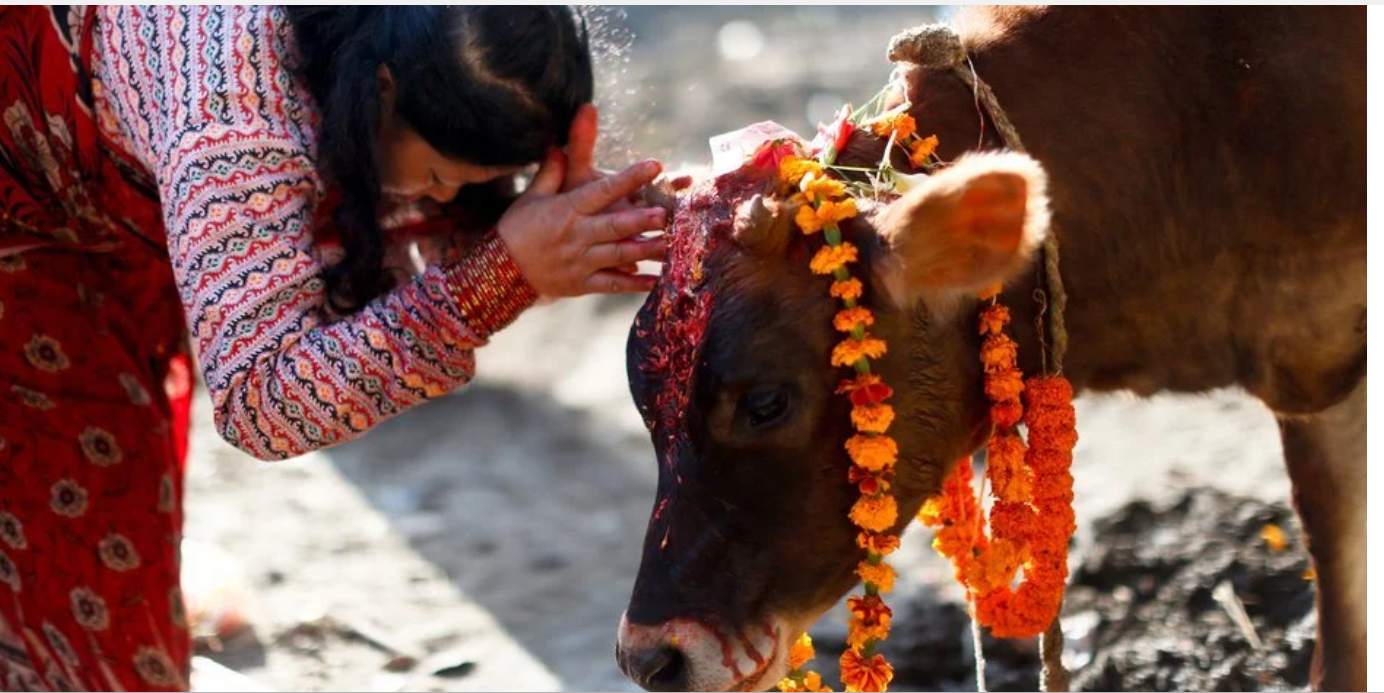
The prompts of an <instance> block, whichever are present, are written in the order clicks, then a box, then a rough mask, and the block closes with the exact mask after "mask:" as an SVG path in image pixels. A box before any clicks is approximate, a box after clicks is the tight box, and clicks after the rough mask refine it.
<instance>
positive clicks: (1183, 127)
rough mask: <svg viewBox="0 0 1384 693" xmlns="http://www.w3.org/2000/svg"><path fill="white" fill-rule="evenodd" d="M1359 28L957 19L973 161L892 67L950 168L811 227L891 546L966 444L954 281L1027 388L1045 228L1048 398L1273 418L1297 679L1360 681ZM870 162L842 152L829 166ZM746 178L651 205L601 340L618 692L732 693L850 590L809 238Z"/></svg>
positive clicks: (829, 373) (748, 174) (838, 403)
mask: <svg viewBox="0 0 1384 693" xmlns="http://www.w3.org/2000/svg"><path fill="white" fill-rule="evenodd" d="M1365 24H1366V22H1365V14H1364V10H1362V9H1327V8H1315V7H1312V8H1308V7H1274V8H1238V7H1237V8H1229V7H1218V8H1175V7H1159V8H1055V7H1053V8H1043V7H1024V8H986V9H981V8H974V9H970V10H967V11H966V12H965V13H964V14H962V15H961V17H960V18H959V20H958V22H957V25H958V33H959V34H960V36H961V37H962V40H963V43H964V45H965V47H966V50H967V52H968V56H969V59H970V61H971V64H972V65H973V67H974V70H975V74H977V75H979V76H980V77H981V78H982V79H983V80H984V81H985V82H987V83H988V84H989V86H990V87H991V88H992V89H993V91H994V93H995V94H996V95H997V97H998V100H999V102H1000V103H1001V104H1003V107H1004V109H1005V111H1006V112H1007V115H1008V118H1009V120H1010V121H1012V123H1013V124H1014V126H1015V127H1016V128H1017V130H1018V132H1020V133H1022V138H1023V142H1024V144H1025V145H1026V148H1027V151H1028V154H1020V153H1015V152H1006V151H1003V150H1004V149H1005V147H1004V144H1003V142H1002V141H1001V138H1000V137H999V135H998V134H997V133H996V130H995V127H994V123H993V122H992V118H991V117H990V116H988V115H986V114H985V113H983V112H978V109H977V105H976V96H975V94H974V93H973V92H972V90H971V89H970V88H969V87H968V86H967V85H966V84H964V83H963V82H962V80H961V79H959V78H958V76H957V75H956V74H955V73H953V72H951V71H948V70H942V69H933V68H928V67H923V66H920V65H918V64H910V63H909V62H907V61H905V62H902V63H901V64H900V70H901V80H902V83H903V85H904V91H906V94H905V96H906V98H907V100H908V102H910V103H911V104H912V105H911V113H912V115H913V116H914V117H915V119H916V120H917V122H918V124H919V130H920V134H928V133H936V134H937V135H938V136H939V138H940V141H941V149H940V150H939V152H940V155H941V157H942V158H943V159H945V160H948V161H951V162H952V164H951V165H950V166H948V167H946V168H945V169H943V170H941V171H940V172H937V173H935V174H933V175H931V176H929V177H928V178H927V179H926V180H925V181H923V182H922V183H921V184H919V185H917V186H915V187H914V188H913V189H911V190H909V191H908V192H907V193H905V194H904V195H903V196H902V197H901V198H899V199H897V200H895V201H893V202H892V203H889V204H877V205H863V206H862V208H861V213H860V216H859V217H858V218H856V219H853V220H851V221H849V222H847V223H846V224H844V227H843V232H844V234H845V235H846V237H847V238H848V239H850V240H852V242H854V243H855V244H856V245H858V246H859V247H860V248H861V260H860V264H859V265H857V267H858V268H860V269H858V270H857V272H856V274H857V276H861V275H863V276H864V279H865V283H866V287H867V288H866V298H865V301H866V304H867V305H868V306H869V307H870V308H872V309H873V310H874V311H875V313H876V315H877V323H876V325H875V327H874V328H873V329H874V330H875V332H876V333H877V334H878V335H879V336H881V337H883V338H885V339H886V340H887V341H888V343H889V345H890V351H889V353H888V354H887V355H886V356H885V357H884V358H883V359H882V360H880V361H878V362H877V364H876V366H877V368H876V372H879V373H881V374H882V375H883V376H884V379H885V382H888V383H892V384H894V386H895V389H896V390H897V394H896V397H895V408H896V409H897V410H898V419H897V420H896V422H895V424H894V426H893V428H891V435H894V437H895V438H896V439H897V440H898V443H899V447H900V450H901V453H900V460H899V465H898V469H897V479H896V484H895V493H896V496H897V498H898V501H899V521H898V524H897V526H896V527H894V529H893V531H895V532H901V531H902V530H903V529H904V527H905V526H906V525H907V524H908V522H909V520H911V519H912V518H913V516H914V514H915V513H916V512H917V510H918V509H919V507H920V506H921V505H922V504H923V502H924V501H925V500H926V499H928V498H929V497H932V496H933V495H935V494H936V493H938V491H939V486H940V482H941V480H942V479H943V478H944V476H945V475H946V474H947V473H948V472H949V470H950V468H951V466H952V465H953V464H955V462H956V460H958V459H962V458H965V457H966V456H967V455H968V454H969V453H971V452H972V451H974V450H977V449H978V448H979V447H981V446H982V445H983V444H984V442H985V441H986V440H987V437H988V436H989V433H990V430H989V421H988V418H987V403H986V400H985V398H984V394H983V391H982V390H983V388H982V373H981V370H980V364H979V361H978V359H977V349H978V341H979V337H978V335H977V329H976V307H977V302H976V299H975V298H974V297H975V295H976V292H977V291H978V290H980V289H982V288H984V287H987V286H990V285H993V284H995V283H997V282H1002V283H1003V286H1004V290H1003V294H1002V301H1003V302H1004V303H1005V304H1006V305H1008V306H1009V307H1010V309H1011V310H1012V311H1013V313H1014V319H1013V321H1012V323H1011V331H1012V336H1013V337H1014V338H1015V339H1016V340H1017V341H1018V343H1019V348H1020V355H1021V357H1020V360H1021V363H1020V365H1021V367H1022V368H1023V369H1024V372H1025V373H1028V374H1032V373H1035V372H1038V371H1040V370H1041V364H1040V362H1039V359H1040V358H1041V356H1042V353H1043V350H1042V348H1041V345H1040V340H1039V339H1038V334H1037V331H1036V328H1035V326H1034V318H1035V313H1036V311H1037V310H1039V308H1038V305H1037V304H1036V302H1035V300H1034V290H1035V288H1037V286H1038V284H1037V282H1039V281H1040V279H1039V272H1038V267H1037V266H1036V265H1035V255H1036V254H1037V252H1038V251H1037V250H1036V249H1038V248H1039V247H1040V241H1041V240H1042V239H1043V238H1044V237H1045V234H1049V233H1051V234H1056V236H1057V238H1058V241H1059V247H1060V248H1061V264H1060V272H1061V277H1062V280H1063V282H1064V283H1065V287H1066V293H1067V296H1068V303H1067V306H1066V329H1067V332H1068V336H1069V347H1068V351H1067V354H1066V360H1065V375H1066V376H1067V377H1068V378H1069V379H1070V380H1071V382H1072V383H1073V385H1074V387H1075V388H1077V390H1078V391H1079V392H1100V391H1113V390H1124V391H1131V392H1134V393H1136V394H1139V395H1152V394H1154V393H1159V392H1183V393H1197V392H1205V391H1207V390H1210V389H1213V388H1224V387H1239V388H1243V389H1244V390H1245V391H1247V392H1248V393H1250V394H1252V395H1253V396H1255V397H1257V398H1259V399H1260V400H1261V401H1263V402H1264V404H1266V405H1267V406H1268V407H1269V409H1270V410H1272V412H1273V413H1274V415H1275V416H1276V417H1277V420H1278V426H1279V429H1280V432H1281V438H1282V445H1283V451H1284V456H1285V458H1286V461H1287V471H1288V474H1289V477H1290V478H1291V481H1292V486H1293V499H1294V503H1295V507H1296V509H1297V512H1298V514H1299V517H1300V519H1301V521H1302V526H1303V528H1304V532H1305V536H1306V538H1307V544H1308V548H1309V552H1310V554H1311V558H1312V561H1313V563H1314V566H1315V569H1316V572H1317V576H1318V577H1317V582H1316V586H1317V610H1318V618H1319V620H1318V631H1319V632H1318V641H1317V651H1316V654H1315V657H1314V664H1313V684H1314V685H1315V686H1317V687H1321V688H1325V689H1328V690H1363V689H1364V686H1365V660H1366V652H1365V641H1366V621H1365V592H1366V583H1365V570H1366V567H1365V553H1366V545H1365V505H1366V491H1365V418H1364V417H1365V346H1366V344H1365V335H1366V331H1365V302H1366V298H1365V295H1366V279H1365V274H1366V240H1365V236H1366V218H1365V217H1366V213H1365V199H1366V198H1365V182H1366V178H1365V176H1366V163H1365V162H1366V158H1365V157H1366V154H1365V131H1366V130H1365V123H1366V120H1365V118H1366V106H1365V103H1366V101H1365V95H1366V80H1365V46H1366V31H1365ZM824 50H829V48H824ZM905 57H906V56H905ZM915 62H917V61H915ZM884 150H885V142H884V141H882V140H881V139H880V138H879V137H876V136H874V135H872V134H871V133H870V132H868V131H858V132H857V133H856V134H855V135H853V136H852V137H851V138H850V140H849V143H848V145H847V146H846V147H845V148H844V149H843V150H842V151H841V152H840V157H839V160H838V161H839V162H840V163H841V164H843V165H854V166H873V165H875V162H877V161H879V160H880V157H881V156H882V155H883V153H884ZM894 165H895V167H896V168H898V169H899V170H901V171H910V170H911V169H910V168H909V164H908V162H907V161H906V158H904V157H896V158H895V160H894ZM775 184H776V183H775V181H773V180H772V176H771V177H770V178H769V179H766V178H765V177H764V176H762V175H756V174H754V172H753V171H751V170H749V169H746V170H742V171H738V172H735V173H729V174H726V175H722V176H719V177H717V178H714V179H706V178H703V179H701V180H698V181H696V182H694V183H693V184H692V185H691V186H690V187H689V188H687V189H685V190H683V191H681V192H679V193H678V195H677V201H676V206H675V210H676V213H675V216H674V223H673V229H672V231H671V234H672V248H671V250H670V251H669V252H670V255H669V258H668V261H667V265H666V267H665V274H664V276H663V278H662V280H661V284H660V287H659V288H658V289H656V290H655V291H654V293H652V294H651V295H650V297H649V299H648V301H647V302H646V303H645V305H644V307H643V309H642V310H641V311H640V312H639V314H638V316H637V317H636V320H635V322H634V325H633V326H632V328H631V332H630V338H629V343H628V347H627V362H628V375H629V380H630V388H631V393H632V395H633V398H634V400H635V403H636V404H637V406H638V407H639V409H640V411H641V412H642V413H643V415H644V416H645V420H646V423H648V425H649V428H650V431H651V436H652V439H653V443H654V447H655V449H656V452H657V456H658V460H659V483H658V487H657V497H656V499H655V502H654V511H653V513H652V517H651V519H650V522H649V526H648V529H647V533H646V538H645V541H644V546H643V554H642V562H641V565H640V568H639V572H638V575H637V577H636V579H635V583H634V588H633V594H632V596H631V598H630V602H629V605H628V609H627V611H626V613H625V615H624V617H623V618H622V621H621V624H620V628H619V634H618V644H617V648H616V656H617V660H618V662H619V664H620V666H621V668H622V670H623V671H624V672H625V673H626V674H627V675H628V676H629V677H630V678H631V679H633V680H634V681H635V682H637V683H638V684H640V685H641V686H643V687H645V688H647V689H649V690H764V689H765V688H766V687H768V686H771V685H773V683H774V682H775V681H777V680H778V678H779V677H781V676H782V675H783V674H784V673H785V671H786V669H787V663H786V660H787V650H788V644H789V643H790V642H791V641H792V639H793V638H794V637H796V635H797V634H798V633H801V632H804V631H805V630H806V629H807V628H808V626H810V625H811V624H812V623H813V622H814V621H815V620H816V619H817V618H818V617H819V616H820V615H821V614H822V613H823V612H824V611H825V610H826V609H828V608H829V607H831V606H832V605H833V604H835V603H836V602H837V601H838V600H839V599H840V598H841V597H842V596H843V595H844V594H845V593H847V592H848V591H849V590H850V589H852V587H853V586H854V585H855V584H856V581H857V578H856V576H855V574H854V573H853V568H854V566H855V565H856V563H857V561H858V560H860V558H861V555H862V553H861V550H860V549H859V548H857V546H856V544H855V541H854V536H855V529H854V528H853V527H852V526H851V525H850V523H849V521H848V520H847V511H848V509H849V507H850V505H851V503H852V501H853V500H854V498H855V497H856V491H855V489H854V487H853V486H851V485H850V484H849V483H848V482H847V473H846V470H847V466H848V464H849V460H848V458H847V456H846V453H845V451H844V450H843V442H844V440H845V439H846V437H847V436H848V435H849V431H848V423H847V421H848V416H847V406H848V405H847V403H845V402H844V401H842V400H843V398H841V397H836V396H834V395H833V388H834V387H835V385H836V384H837V382H838V381H839V379H840V378H841V377H842V374H841V372H840V371H839V370H837V369H832V368H830V367H829V366H828V365H827V364H828V361H829V357H828V354H829V351H830V349H831V347H832V345H833V343H834V341H835V340H836V334H835V333H834V331H833V329H832V326H831V322H832V320H831V317H832V314H833V311H834V304H833V302H832V299H831V298H830V297H829V296H828V295H827V291H826V285H827V283H828V282H826V281H825V280H823V279H822V278H821V277H818V276H814V275H812V274H811V273H810V272H809V271H808V269H807V267H808V258H809V256H810V254H811V252H812V250H813V249H814V248H815V247H816V244H820V240H816V239H811V238H807V237H804V236H802V235H801V234H799V233H796V232H795V231H794V227H793V224H792V223H791V221H789V219H788V218H787V217H789V216H791V214H790V212H789V211H788V210H786V209H785V207H784V206H783V200H782V199H781V198H776V197H774V196H773V194H772V192H773V191H772V188H773V186H774V185H775ZM766 200H767V202H766ZM1039 264H1041V263H1039ZM1108 463H1109V464H1120V460H1110V461H1109V462H1108ZM1230 467H1231V465H1230V464H1227V471H1228V472H1229V471H1230Z"/></svg>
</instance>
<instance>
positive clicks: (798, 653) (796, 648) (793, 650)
mask: <svg viewBox="0 0 1384 693" xmlns="http://www.w3.org/2000/svg"><path fill="white" fill-rule="evenodd" d="M816 656H817V651H816V650H815V649H813V647H812V637H811V636H809V635H808V634H807V633H803V634H802V635H799V636H798V639H797V640H794V641H793V646H792V647H790V648H788V668H789V669H801V668H803V665H804V664H807V663H808V662H810V661H812V658H813V657H816Z"/></svg>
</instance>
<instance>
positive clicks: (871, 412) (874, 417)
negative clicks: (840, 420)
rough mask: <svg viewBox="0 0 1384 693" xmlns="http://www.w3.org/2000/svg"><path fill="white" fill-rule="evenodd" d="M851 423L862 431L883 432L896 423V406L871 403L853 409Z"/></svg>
mask: <svg viewBox="0 0 1384 693" xmlns="http://www.w3.org/2000/svg"><path fill="white" fill-rule="evenodd" d="M851 423H853V424H855V429H856V430H857V431H860V432H861V433H883V432H885V431H887V430H889V424H892V423H894V408H893V407H891V406H889V405H887V404H869V405H866V406H863V407H854V408H852V409H851Z"/></svg>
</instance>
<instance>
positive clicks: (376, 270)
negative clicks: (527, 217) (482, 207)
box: [285, 6, 594, 313]
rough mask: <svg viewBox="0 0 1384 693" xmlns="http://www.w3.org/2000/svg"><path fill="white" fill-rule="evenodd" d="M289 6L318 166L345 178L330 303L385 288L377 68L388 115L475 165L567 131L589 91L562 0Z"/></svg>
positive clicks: (543, 148)
mask: <svg viewBox="0 0 1384 693" xmlns="http://www.w3.org/2000/svg"><path fill="white" fill-rule="evenodd" d="M285 11H286V12H287V16H288V19H289V21H290V22H291V24H292V26H293V30H294V36H295V38H296V41H297V47H298V58H299V60H298V62H297V64H296V65H295V69H296V70H297V71H298V72H299V74H300V75H301V77H302V78H303V79H304V80H305V82H306V84H307V86H308V89H309V91H310V92H311V93H312V96H313V98H314V99H315V100H316V101H317V105H318V108H319V109H320V114H321V125H320V129H319V140H318V161H317V165H318V167H319V169H320V170H321V171H322V173H323V175H324V178H325V179H326V180H327V182H328V183H330V184H332V185H334V186H335V187H337V188H338V189H339V190H340V193H341V204H340V206H339V207H338V208H337V209H336V210H335V211H334V217H333V219H334V221H335V223H336V226H337V231H338V233H339V237H340V240H341V244H342V248H343V250H344V251H345V254H344V255H343V257H342V258H341V260H340V261H339V262H337V263H336V264H334V265H332V266H330V267H328V268H327V269H326V273H325V280H326V284H327V291H328V296H329V298H330V300H331V303H332V306H333V308H334V309H336V310H338V311H341V312H348V313H349V312H354V311H356V310H359V309H360V308H361V307H363V306H364V305H365V304H366V303H368V302H369V301H370V300H371V299H373V298H375V297H376V296H379V295H380V294H381V293H383V292H385V291H387V290H388V289H389V288H390V285H391V284H392V279H391V277H390V276H389V275H388V273H386V272H385V270H384V250H385V243H384V236H383V232H382V230H381V229H380V225H379V222H378V215H379V199H380V193H381V191H380V176H379V162H378V160H377V155H376V142H377V137H376V136H377V134H378V132H379V128H380V122H381V118H382V116H383V115H384V114H383V112H382V110H383V107H382V103H381V100H380V91H379V77H378V70H379V67H380V66H381V65H384V66H386V67H388V68H389V71H390V73H391V74H392V75H393V79H394V84H395V100H394V115H396V116H398V117H399V118H400V120H402V121H403V122H404V123H407V124H408V125H409V126H410V127H412V128H413V129H414V130H415V131H417V133H418V134H419V135H420V136H421V137H422V138H423V139H424V140H426V141H427V142H428V144H430V145H431V146H432V147H433V148H434V149H436V150H438V151H439V152H440V153H442V154H443V155H444V156H447V157H449V158H453V159H457V160H461V161H466V162H468V163H472V164H476V165H481V166H516V165H520V166H521V165H527V164H531V163H533V162H536V161H539V160H540V159H542V158H543V156H544V154H545V153H546V152H547V150H548V149H549V148H550V147H553V146H562V145H565V144H566V141H567V129H568V127H569V126H570V124H571V121H572V119H573V118H574V117H575V115H576V112H577V109H578V108H579V107H580V106H581V105H582V104H584V103H586V102H588V101H590V100H591V98H592V92H593V90H594V85H593V76H592V69H591V52H590V45H589V38H588V35H587V31H586V25H585V22H584V20H583V19H582V17H581V16H580V15H579V14H578V13H577V12H576V11H575V10H573V9H571V8H568V7H562V6H557V7H553V6H427V7H349V6H295V7H286V8H285Z"/></svg>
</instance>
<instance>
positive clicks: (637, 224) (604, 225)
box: [577, 207, 668, 245]
mask: <svg viewBox="0 0 1384 693" xmlns="http://www.w3.org/2000/svg"><path fill="white" fill-rule="evenodd" d="M667 222H668V212H667V210H664V209H661V208H657V207H656V208H652V209H625V210H621V211H618V212H607V213H605V214H598V215H596V216H590V217H582V218H581V220H580V221H578V222H577V224H578V228H577V231H578V233H579V236H578V237H579V238H580V239H581V240H582V242H584V243H587V244H588V245H597V244H599V243H613V242H615V241H618V240H620V239H622V238H629V237H631V236H638V235H639V234H641V233H644V232H646V231H658V230H661V229H662V228H663V227H664V225H665V224H666V223H667Z"/></svg>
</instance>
